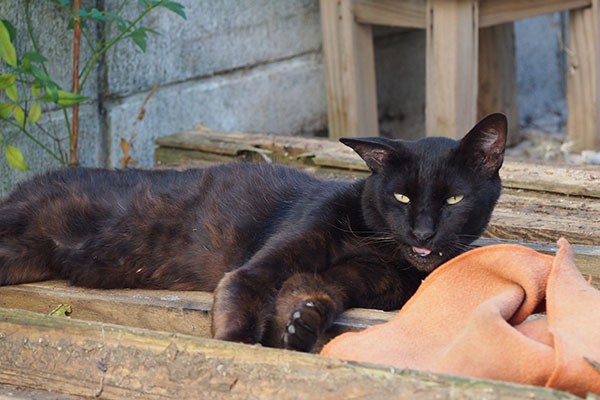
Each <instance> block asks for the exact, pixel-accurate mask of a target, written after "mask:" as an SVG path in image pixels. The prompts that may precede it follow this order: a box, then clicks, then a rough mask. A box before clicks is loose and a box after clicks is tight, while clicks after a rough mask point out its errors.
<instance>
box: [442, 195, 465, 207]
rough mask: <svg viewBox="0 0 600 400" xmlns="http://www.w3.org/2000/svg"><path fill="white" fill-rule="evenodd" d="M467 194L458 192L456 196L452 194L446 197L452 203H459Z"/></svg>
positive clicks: (447, 201)
mask: <svg viewBox="0 0 600 400" xmlns="http://www.w3.org/2000/svg"><path fill="white" fill-rule="evenodd" d="M464 198H465V196H463V195H462V194H457V195H456V196H450V197H448V198H447V199H446V203H448V204H450V205H452V204H456V203H459V202H460V201H461V200H462V199H464Z"/></svg>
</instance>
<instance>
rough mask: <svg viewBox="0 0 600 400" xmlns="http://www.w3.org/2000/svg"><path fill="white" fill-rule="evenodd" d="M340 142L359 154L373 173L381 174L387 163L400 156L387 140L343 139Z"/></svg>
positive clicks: (375, 138)
mask: <svg viewBox="0 0 600 400" xmlns="http://www.w3.org/2000/svg"><path fill="white" fill-rule="evenodd" d="M340 142H342V143H344V144H345V145H346V146H348V147H351V148H352V149H353V150H354V151H355V152H357V153H358V155H359V156H360V157H361V158H362V159H363V160H365V163H367V166H368V167H369V169H370V170H371V171H372V172H373V173H377V172H381V171H382V170H383V167H384V165H385V164H386V162H388V161H389V160H390V159H392V158H397V156H398V154H397V151H396V150H395V149H394V148H393V147H392V146H390V145H389V144H388V143H387V139H385V138H379V137H372V138H341V139H340Z"/></svg>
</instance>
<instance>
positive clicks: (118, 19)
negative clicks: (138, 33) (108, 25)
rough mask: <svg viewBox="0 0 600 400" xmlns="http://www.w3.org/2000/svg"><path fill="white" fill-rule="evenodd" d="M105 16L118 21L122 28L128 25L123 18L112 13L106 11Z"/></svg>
mask: <svg viewBox="0 0 600 400" xmlns="http://www.w3.org/2000/svg"><path fill="white" fill-rule="evenodd" d="M104 15H107V16H109V17H111V18H112V19H114V20H115V21H117V22H118V23H119V25H121V26H127V23H126V22H125V20H124V19H123V18H121V17H120V16H118V15H117V14H113V13H111V12H108V11H104Z"/></svg>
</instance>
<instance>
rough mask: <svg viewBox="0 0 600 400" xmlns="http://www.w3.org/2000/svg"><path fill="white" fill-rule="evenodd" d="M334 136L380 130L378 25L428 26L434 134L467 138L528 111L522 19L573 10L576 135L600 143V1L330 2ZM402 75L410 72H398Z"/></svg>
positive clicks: (570, 129)
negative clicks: (523, 105)
mask: <svg viewBox="0 0 600 400" xmlns="http://www.w3.org/2000/svg"><path fill="white" fill-rule="evenodd" d="M320 5H321V26H322V30H323V52H324V57H325V58H324V62H325V72H326V80H327V104H328V117H329V125H328V126H329V135H330V137H334V138H338V137H342V136H375V135H377V134H378V132H379V130H378V118H377V117H378V113H377V97H376V93H375V67H374V57H373V38H372V32H371V25H389V26H397V27H409V28H418V29H425V30H426V31H427V39H426V43H427V44H426V96H425V97H426V109H425V130H426V135H428V136H447V137H451V138H459V137H461V136H462V135H464V134H465V133H466V132H467V131H468V130H469V129H470V128H471V127H472V126H473V125H474V123H475V122H476V120H478V119H479V118H481V117H482V116H484V115H487V114H489V113H491V112H504V113H505V114H507V116H508V119H509V121H510V126H509V132H510V136H509V143H511V144H514V143H515V142H516V141H517V140H518V132H519V110H518V106H517V84H516V71H515V54H514V29H513V21H515V20H518V19H521V18H528V17H533V16H536V15H541V14H546V13H551V12H558V11H569V45H568V49H567V53H568V55H569V68H568V76H567V109H568V115H567V134H568V137H569V138H570V139H571V140H573V141H574V142H575V144H576V146H577V148H578V149H598V148H600V126H599V125H598V118H599V117H600V114H599V111H598V107H600V101H599V97H598V96H600V94H599V93H600V92H599V91H598V88H597V85H598V84H599V83H598V79H597V75H598V71H600V69H599V68H600V64H599V58H598V57H599V49H598V46H599V45H600V41H599V40H598V29H597V26H598V19H599V8H598V0H527V1H523V0H403V1H400V0H321V2H320ZM398 79H402V78H401V77H398Z"/></svg>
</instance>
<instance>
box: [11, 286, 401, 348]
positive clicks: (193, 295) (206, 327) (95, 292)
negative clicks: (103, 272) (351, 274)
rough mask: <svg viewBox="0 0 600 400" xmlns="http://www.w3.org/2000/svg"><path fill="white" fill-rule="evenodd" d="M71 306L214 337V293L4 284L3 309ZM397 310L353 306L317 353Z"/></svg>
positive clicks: (77, 311) (84, 316)
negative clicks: (211, 315)
mask: <svg viewBox="0 0 600 400" xmlns="http://www.w3.org/2000/svg"><path fill="white" fill-rule="evenodd" d="M60 304H69V305H70V306H71V309H72V314H71V317H73V318H76V319H80V320H86V321H100V322H105V323H111V324H118V325H125V326H132V327H138V328H146V329H153V330H159V331H168V332H174V333H181V334H187V335H194V336H200V337H205V338H209V337H211V332H210V324H211V317H210V313H211V310H212V293H206V292H196V291H193V292H191V291H168V290H142V289H135V290H134V289H115V290H101V289H88V288H80V287H76V286H70V285H68V284H67V283H66V282H63V281H47V282H36V283H28V284H23V285H13V286H1V287H0V307H2V308H14V309H22V310H28V311H32V312H36V313H42V314H48V313H50V311H52V310H53V309H54V308H55V307H56V306H58V305H60ZM393 315H394V313H390V312H384V311H380V310H366V309H361V308H356V309H351V310H347V311H346V312H344V313H343V314H342V315H340V316H339V317H338V318H337V319H336V321H335V322H334V325H333V327H332V328H331V329H330V330H329V331H327V332H326V333H325V334H324V335H323V337H322V338H320V340H319V344H318V345H317V346H316V348H315V351H318V350H319V349H320V347H321V346H322V345H323V344H325V343H326V342H327V341H329V340H331V338H333V337H334V336H337V335H339V334H342V333H344V332H349V331H359V330H362V329H364V328H366V327H369V326H371V325H375V324H380V323H382V322H385V321H387V320H388V319H389V318H391V316H393Z"/></svg>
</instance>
